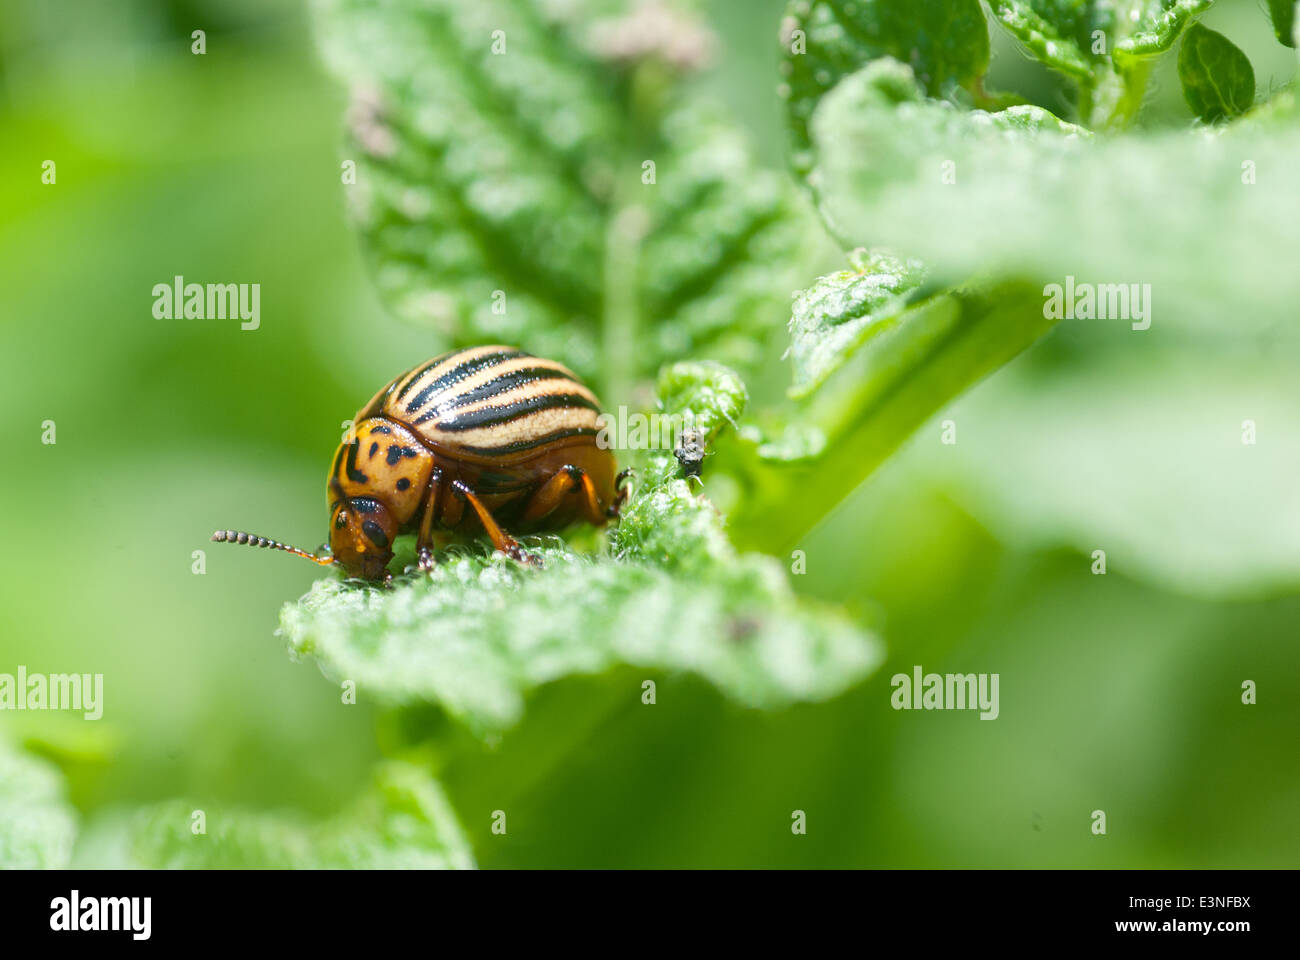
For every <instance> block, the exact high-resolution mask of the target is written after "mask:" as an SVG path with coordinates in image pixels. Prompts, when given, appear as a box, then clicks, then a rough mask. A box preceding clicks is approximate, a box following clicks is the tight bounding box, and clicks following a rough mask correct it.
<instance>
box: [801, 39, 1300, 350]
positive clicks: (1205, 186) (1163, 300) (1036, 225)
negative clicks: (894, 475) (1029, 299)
mask: <svg viewBox="0 0 1300 960" xmlns="http://www.w3.org/2000/svg"><path fill="white" fill-rule="evenodd" d="M813 129H814V142H815V144H816V146H817V149H818V158H819V161H818V170H817V183H818V190H819V195H820V203H821V206H822V208H823V210H824V211H826V213H827V215H828V216H829V217H830V219H831V220H832V221H833V223H834V226H835V228H836V230H837V232H839V233H841V234H843V235H845V236H846V237H847V238H848V239H849V240H850V241H852V242H853V243H855V244H858V245H862V246H867V245H876V246H885V247H888V248H890V249H893V250H903V251H907V252H908V254H910V255H914V256H917V257H920V258H922V259H923V260H924V261H925V262H926V263H927V265H928V267H929V270H930V272H931V276H932V277H933V278H934V279H935V281H936V282H949V283H958V282H962V281H963V280H965V278H967V277H969V276H972V275H974V274H975V273H976V272H977V271H985V272H986V273H987V274H988V275H990V276H994V277H998V276H1005V277H1016V276H1019V277H1024V278H1027V279H1030V280H1032V281H1033V282H1037V283H1039V284H1043V285H1046V284H1048V283H1057V284H1064V283H1065V282H1066V279H1067V277H1074V278H1075V279H1076V280H1079V281H1083V282H1087V283H1090V284H1124V285H1131V284H1139V285H1140V286H1141V285H1147V286H1148V287H1149V290H1150V295H1151V301H1152V303H1151V305H1150V306H1151V311H1152V313H1151V317H1150V319H1151V323H1152V326H1153V328H1154V327H1160V328H1163V329H1164V330H1165V331H1166V333H1164V334H1163V335H1166V336H1189V335H1202V334H1204V335H1209V336H1214V335H1221V334H1222V333H1223V332H1224V330H1225V328H1224V324H1223V312H1222V307H1221V305H1223V304H1227V303H1231V304H1233V305H1234V308H1233V320H1232V330H1233V331H1234V332H1235V333H1237V334H1240V333H1242V332H1243V331H1245V330H1254V331H1260V330H1263V329H1265V328H1266V327H1267V326H1269V325H1271V324H1272V323H1273V321H1274V319H1275V318H1276V317H1279V316H1287V315H1290V314H1292V313H1293V312H1294V304H1295V303H1296V302H1297V300H1300V273H1297V272H1294V271H1292V272H1291V273H1289V274H1284V275H1279V274H1278V272H1277V271H1276V270H1275V269H1274V268H1273V266H1272V265H1271V261H1270V260H1269V259H1268V258H1262V257H1259V256H1258V255H1257V251H1258V250H1260V249H1272V250H1286V249H1295V248H1296V247H1297V246H1300V221H1297V220H1296V218H1295V217H1294V216H1292V215H1291V211H1293V210H1295V209H1297V208H1298V207H1300V181H1297V179H1296V178H1295V177H1294V176H1292V175H1291V171H1292V170H1293V168H1294V157H1295V156H1296V155H1297V152H1298V151H1300V124H1297V122H1296V111H1295V107H1294V101H1293V100H1292V98H1291V97H1290V95H1289V94H1285V93H1284V94H1279V95H1278V97H1276V98H1275V100H1274V102H1273V103H1271V104H1270V105H1269V106H1268V107H1267V108H1266V109H1263V110H1256V111H1253V112H1252V114H1251V115H1250V116H1249V117H1245V118H1242V120H1240V121H1238V123H1235V124H1230V125H1228V126H1226V127H1224V128H1223V130H1222V132H1218V131H1208V130H1206V131H1186V132H1185V131H1160V132H1152V133H1148V134H1146V135H1142V136H1138V135H1124V136H1118V137H1108V138H1101V137H1091V136H1089V135H1088V134H1087V133H1086V132H1085V131H1083V130H1081V129H1080V128H1078V127H1073V126H1072V125H1070V124H1066V123H1063V122H1061V121H1058V120H1056V119H1055V118H1053V117H1051V115H1050V114H1048V113H1047V112H1046V111H1043V110H1040V109H1039V108H1036V107H1016V108H1011V109H1010V110H1006V111H1002V112H1000V113H995V114H989V113H985V112H983V111H978V110H976V111H969V112H962V111H958V110H954V109H953V108H952V107H951V106H948V105H945V104H942V103H938V102H935V101H933V100H928V99H926V98H925V96H924V93H923V91H922V90H921V88H920V87H919V86H918V85H917V83H916V82H915V80H914V79H912V78H911V70H910V68H909V67H907V66H906V65H904V64H900V63H898V62H896V61H891V60H882V61H877V62H875V63H873V64H871V65H870V66H868V67H866V68H865V69H864V70H863V71H861V72H860V73H858V74H855V75H853V76H852V77H849V78H847V79H846V80H845V81H844V82H843V83H841V84H840V86H839V87H837V88H836V89H835V91H834V92H833V93H832V94H830V95H829V96H827V97H826V99H825V100H824V101H823V103H822V105H821V107H820V108H819V110H818V114H817V116H816V118H815V120H814V125H813ZM863 157H871V158H872V159H871V162H870V163H864V162H862V158H863ZM945 172H947V173H949V174H950V176H948V177H946V178H945V176H944V173H945ZM1192 198H1195V202H1192ZM940 224H941V225H942V229H937V228H936V227H937V225H940ZM1210 236H1231V237H1250V238H1251V242H1250V243H1249V244H1247V243H1233V244H1218V245H1212V244H1208V243H1206V238H1207V237H1210ZM1044 293H1046V291H1044ZM1093 322H1098V323H1100V322H1102V321H1093ZM1107 322H1110V323H1111V324H1112V329H1113V330H1114V331H1115V333H1116V334H1117V335H1132V334H1130V333H1129V329H1130V326H1131V324H1130V323H1129V322H1127V321H1126V320H1125V319H1123V318H1116V319H1115V320H1113V321H1107ZM1139 322H1140V321H1139Z"/></svg>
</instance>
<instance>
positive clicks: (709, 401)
mask: <svg viewBox="0 0 1300 960" xmlns="http://www.w3.org/2000/svg"><path fill="white" fill-rule="evenodd" d="M660 395H661V399H662V400H663V401H665V404H664V413H665V414H668V415H670V416H675V417H677V418H679V419H680V420H681V421H682V422H685V423H688V424H693V425H695V426H696V427H697V428H698V429H700V430H701V431H702V432H704V433H705V434H706V436H710V437H711V436H713V435H714V434H715V433H716V432H717V431H718V430H719V429H721V428H722V427H723V426H724V425H725V424H727V423H728V422H730V421H731V420H734V419H735V418H736V417H738V416H739V415H740V413H741V411H742V409H743V405H744V396H745V391H744V386H743V384H742V383H741V382H740V380H739V378H738V377H737V376H736V375H735V374H734V373H733V372H731V371H730V370H727V369H726V368H724V367H721V366H719V365H717V364H709V363H683V364H677V365H674V366H673V367H670V368H669V369H667V370H666V371H665V372H664V373H663V375H662V376H661V378H660ZM609 541H610V549H609V552H608V554H605V555H599V556H595V557H592V556H584V555H580V554H577V553H575V552H574V551H572V550H570V549H569V548H568V547H566V546H563V545H562V544H559V543H546V544H543V545H540V546H530V549H531V550H533V551H534V552H535V553H537V554H538V555H539V556H540V557H541V558H542V559H543V561H544V564H545V566H544V568H543V569H541V570H537V569H533V568H525V567H522V566H520V565H519V564H517V563H515V562H514V561H512V560H508V559H506V558H505V557H503V556H501V555H499V554H495V555H484V554H483V553H481V552H458V553H452V554H449V555H446V556H444V557H442V558H441V562H440V563H439V565H438V566H437V567H436V568H435V570H434V571H433V572H432V574H431V575H427V576H415V577H413V578H412V579H410V580H404V581H400V582H399V583H398V584H397V585H396V586H395V587H393V588H392V589H378V588H372V587H357V586H353V585H351V584H348V583H343V582H340V581H338V580H321V581H318V582H317V583H316V584H315V585H314V586H313V588H312V590H311V591H310V592H309V593H308V594H307V595H306V596H305V597H304V598H303V599H302V600H301V601H300V602H299V603H297V604H291V605H288V606H286V607H285V608H284V611H283V613H282V614H281V631H282V632H283V634H284V636H285V637H286V638H287V639H288V641H289V645H290V648H291V650H292V651H293V652H294V653H295V654H297V655H311V656H313V657H315V658H316V659H317V660H318V661H319V663H320V665H321V667H322V669H323V670H324V671H325V673H326V674H327V675H328V676H329V677H330V678H332V679H334V680H339V681H341V680H351V681H354V682H355V683H356V685H357V692H358V696H359V697H362V698H366V699H373V700H378V701H382V702H385V703H395V704H418V703H433V704H437V705H440V706H441V707H443V708H444V709H445V710H446V711H447V712H448V713H449V714H451V715H452V716H455V717H457V718H459V719H461V720H463V721H464V722H466V723H467V724H468V725H469V726H470V727H472V728H473V729H475V730H477V731H480V732H485V731H490V730H497V729H502V728H505V727H507V726H509V725H511V724H512V723H514V722H515V721H516V720H517V719H518V717H519V715H520V713H521V712H522V710H523V706H524V697H525V695H526V694H527V693H528V692H529V691H531V690H533V689H535V688H537V687H539V686H541V685H542V684H545V683H549V682H551V681H554V680H558V679H560V678H561V677H564V676H568V675H571V674H594V673H600V672H604V671H606V670H609V669H611V668H613V667H615V666H617V665H619V664H630V665H633V666H636V667H639V668H642V669H648V670H662V671H669V672H689V673H693V674H696V675H698V676H701V677H703V678H705V679H706V680H708V681H709V682H711V683H712V684H713V685H714V686H716V687H717V688H718V689H719V690H720V691H722V692H723V693H725V694H727V695H728V696H730V697H732V698H733V699H735V700H737V701H738V702H740V703H742V704H745V705H748V706H754V707H778V706H783V705H786V704H789V703H792V702H794V701H799V700H820V699H825V698H828V697H831V696H834V695H836V694H838V693H839V692H841V691H843V690H844V689H846V688H847V687H848V686H850V685H852V684H853V683H855V682H856V681H857V680H859V679H861V678H862V677H864V676H866V675H867V674H868V673H870V672H871V670H872V669H873V668H874V667H875V666H876V665H877V664H878V663H879V662H880V659H881V653H880V647H879V644H878V643H877V641H876V640H875V638H874V637H872V636H870V635H869V634H866V633H863V632H862V631H861V630H859V629H858V628H857V627H855V626H853V625H852V624H851V623H850V622H849V621H848V620H847V619H845V618H843V617H842V616H840V615H838V614H834V613H831V612H829V611H827V610H824V609H822V608H820V607H818V606H816V605H815V604H809V603H805V602H801V601H799V600H797V599H796V598H795V596H794V594H793V593H792V592H791V590H790V588H789V585H788V584H787V582H786V579H785V574H784V570H783V569H782V566H781V564H780V563H779V562H778V561H776V560H774V559H773V558H770V557H764V556H758V555H742V554H738V553H737V552H736V550H735V549H734V547H732V545H731V544H730V542H729V541H728V540H727V537H726V535H725V533H724V532H723V525H722V518H721V516H720V515H719V514H718V512H717V510H716V509H715V508H714V507H713V505H712V504H711V503H709V501H708V500H706V499H705V498H704V497H702V496H697V495H696V493H695V491H694V490H693V489H692V487H691V485H690V482H689V481H687V480H685V479H683V478H682V477H681V472H680V468H679V466H678V464H677V462H676V460H675V459H674V456H673V451H672V450H671V449H657V450H653V451H651V453H650V455H649V457H648V460H647V463H646V465H645V466H644V469H643V471H642V476H641V478H640V481H639V483H638V486H637V489H636V491H635V493H634V494H633V495H632V497H631V498H630V499H629V501H628V502H627V503H626V504H625V505H624V508H623V512H622V516H621V518H620V520H619V523H618V525H617V526H616V527H615V528H614V529H613V530H612V531H611V532H610V534H609ZM628 695H629V696H630V697H631V696H637V695H639V692H638V690H637V689H633V690H630V691H629V693H628Z"/></svg>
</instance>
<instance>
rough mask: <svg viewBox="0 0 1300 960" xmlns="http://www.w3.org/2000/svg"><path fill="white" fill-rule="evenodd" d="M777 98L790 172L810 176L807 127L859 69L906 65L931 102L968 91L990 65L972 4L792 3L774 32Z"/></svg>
mask: <svg viewBox="0 0 1300 960" xmlns="http://www.w3.org/2000/svg"><path fill="white" fill-rule="evenodd" d="M781 42H782V45H783V47H784V53H785V59H784V60H783V61H782V64H781V71H782V74H783V82H782V85H781V95H782V97H783V98H784V99H785V100H786V104H787V108H788V116H789V122H790V129H791V132H792V144H793V155H792V162H793V164H794V167H795V169H796V170H797V171H799V172H801V173H807V172H808V171H809V170H810V169H811V168H812V156H811V154H809V152H808V150H809V147H810V146H811V141H810V138H809V124H810V123H811V121H812V117H813V112H814V111H815V110H816V108H817V104H818V103H819V102H820V100H821V98H822V97H823V96H824V95H825V94H826V93H827V91H829V90H831V89H832V88H833V87H834V86H835V85H836V84H837V83H839V81H840V79H841V78H842V77H844V76H845V75H847V74H850V73H852V72H854V71H855V70H857V69H858V67H860V66H861V65H862V64H863V63H865V62H867V61H869V60H874V59H876V58H878V57H885V56H888V57H894V58H895V59H898V60H902V61H904V62H906V63H909V64H911V66H912V67H913V69H914V70H915V73H916V76H917V78H918V80H919V81H920V82H921V83H922V84H923V85H924V86H925V89H926V90H927V92H929V94H930V95H931V96H936V97H937V96H944V95H947V94H948V93H950V92H952V90H953V88H954V87H964V88H968V89H969V88H973V87H974V85H975V83H976V81H978V80H979V78H980V77H982V76H983V75H984V71H985V70H986V69H987V67H988V62H989V42H988V30H987V28H986V26H985V23H984V14H983V11H981V10H980V5H979V0H794V2H792V3H791V4H790V7H789V10H788V13H787V16H786V18H785V21H784V23H783V24H782V27H781Z"/></svg>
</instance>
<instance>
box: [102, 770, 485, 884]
mask: <svg viewBox="0 0 1300 960" xmlns="http://www.w3.org/2000/svg"><path fill="white" fill-rule="evenodd" d="M196 810H202V812H203V816H204V821H203V824H204V829H205V831H206V832H204V833H195V832H194V830H193V826H194V823H195V820H194V818H193V814H194V812H195V811H196ZM78 860H79V861H80V864H81V865H84V866H91V867H101V868H102V867H111V868H116V869H121V868H136V867H143V868H147V869H165V870H175V869H193V868H209V869H211V868H218V869H256V868H266V867H271V868H293V869H310V870H320V869H326V870H334V869H361V870H392V869H410V868H416V869H467V868H472V867H473V866H474V857H473V855H472V853H471V852H470V848H469V844H468V841H467V840H466V839H465V836H464V834H463V833H462V831H461V828H460V825H459V824H458V823H457V821H456V816H455V814H454V812H453V811H452V809H451V805H450V804H449V803H448V801H447V798H446V797H445V796H444V794H443V792H442V788H441V787H440V786H439V785H438V783H437V782H436V781H435V780H433V779H432V778H431V777H430V776H429V774H428V772H427V771H425V770H424V769H422V768H421V767H418V766H415V765H413V764H409V763H403V762H392V763H389V764H386V765H385V766H384V767H382V768H380V770H379V771H378V773H377V775H376V777H375V784H374V786H373V787H372V788H371V789H370V790H369V791H368V792H367V793H366V794H365V795H363V796H362V797H361V798H360V799H359V800H358V801H357V802H356V803H355V804H354V805H353V807H352V808H351V809H350V810H348V811H347V812H346V813H343V814H341V815H339V816H338V817H335V818H333V819H330V820H326V821H323V822H319V823H309V822H304V821H303V820H301V819H299V818H298V817H295V816H293V815H290V814H270V813H250V812H247V811H241V810H226V809H222V808H219V807H215V806H210V805H208V804H205V803H200V802H197V801H195V802H189V803H184V802H181V801H171V802H168V803H163V804H159V805H157V806H153V807H147V808H144V809H141V810H138V811H135V812H132V813H129V814H119V815H118V816H106V817H105V818H103V819H102V820H101V821H99V822H97V823H96V824H94V825H93V826H92V828H91V831H90V835H89V836H88V837H87V839H86V841H85V844H84V849H83V850H82V851H81V852H80V853H79V856H78Z"/></svg>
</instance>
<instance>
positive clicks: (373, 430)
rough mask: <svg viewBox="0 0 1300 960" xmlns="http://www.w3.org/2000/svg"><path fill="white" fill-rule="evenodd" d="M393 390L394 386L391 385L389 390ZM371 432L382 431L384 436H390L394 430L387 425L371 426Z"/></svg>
mask: <svg viewBox="0 0 1300 960" xmlns="http://www.w3.org/2000/svg"><path fill="white" fill-rule="evenodd" d="M391 391H392V388H391V387H390V388H389V392H391ZM370 432H371V433H382V434H383V435H384V436H388V435H389V434H390V433H392V432H393V431H392V430H389V429H388V428H387V427H384V426H378V427H371V428H370Z"/></svg>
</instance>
